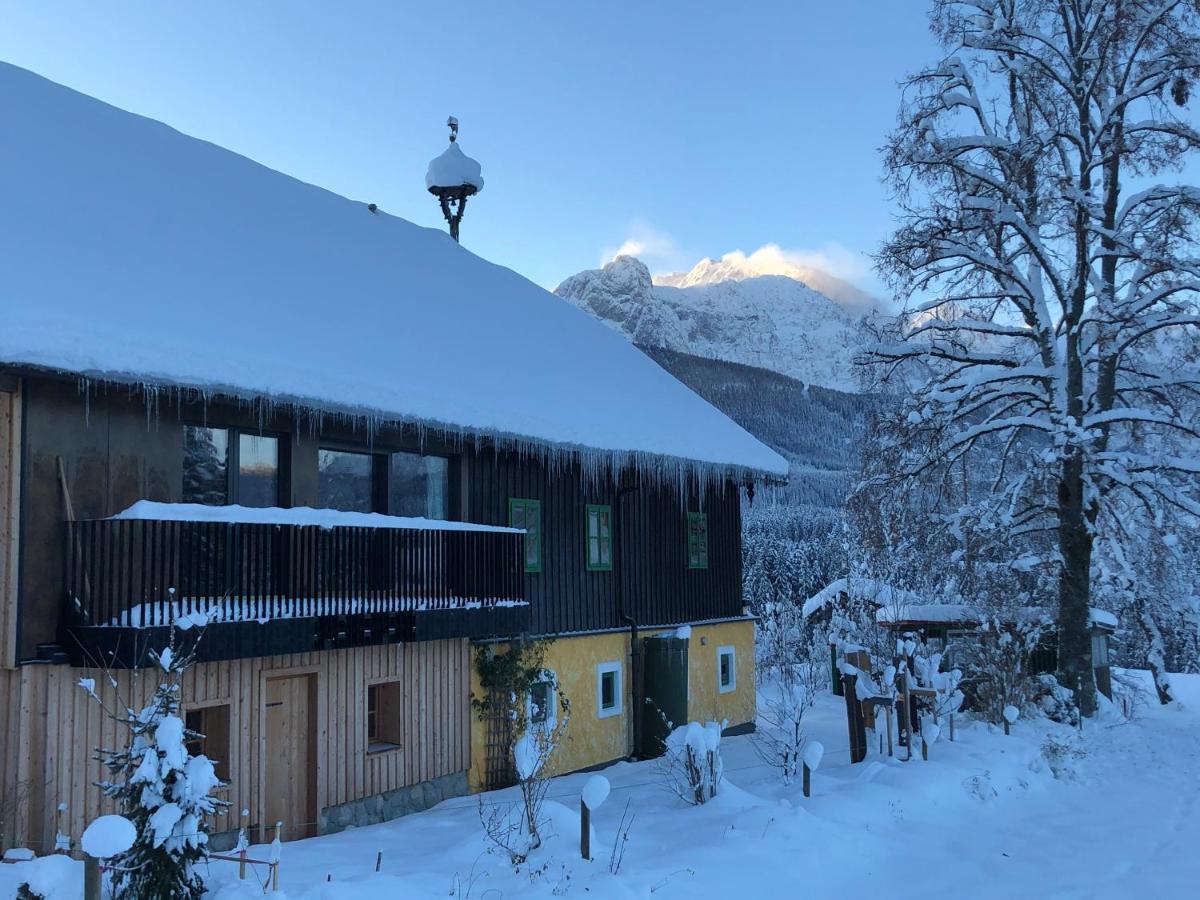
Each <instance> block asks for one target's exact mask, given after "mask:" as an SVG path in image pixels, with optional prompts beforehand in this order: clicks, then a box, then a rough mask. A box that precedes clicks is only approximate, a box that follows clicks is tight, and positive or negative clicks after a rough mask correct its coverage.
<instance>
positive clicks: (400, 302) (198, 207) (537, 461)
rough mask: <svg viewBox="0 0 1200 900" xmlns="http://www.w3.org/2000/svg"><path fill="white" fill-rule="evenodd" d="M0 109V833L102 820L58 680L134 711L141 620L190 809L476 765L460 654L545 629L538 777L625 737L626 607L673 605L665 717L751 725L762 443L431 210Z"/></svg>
mask: <svg viewBox="0 0 1200 900" xmlns="http://www.w3.org/2000/svg"><path fill="white" fill-rule="evenodd" d="M0 107H2V108H3V109H4V110H5V123H6V127H5V135H6V136H5V140H4V141H3V142H0V197H2V198H3V200H2V205H0V244H2V245H3V246H4V252H3V254H2V255H0V321H2V322H3V327H2V328H0V791H3V797H0V800H3V801H4V802H2V803H0V809H11V810H14V812H13V815H14V818H15V820H14V821H13V822H12V823H10V824H9V826H8V830H7V833H8V834H10V835H11V834H15V835H16V836H17V838H18V839H19V840H21V841H23V842H26V843H28V844H30V845H32V846H34V848H35V849H40V850H41V849H48V848H50V847H52V846H53V838H54V831H55V824H56V818H57V817H56V814H55V809H56V808H57V807H58V805H59V804H65V807H66V810H67V812H66V813H65V814H64V816H63V818H62V825H63V827H64V828H65V829H66V830H67V831H68V832H70V833H72V834H75V835H78V834H79V833H80V832H81V831H82V825H83V823H84V822H86V821H87V820H88V819H89V818H90V817H92V816H94V815H95V814H97V813H99V812H101V811H103V810H102V805H101V801H100V797H99V794H98V792H97V791H96V790H95V789H94V788H93V787H92V786H91V782H92V781H94V780H95V779H96V778H97V777H99V775H100V772H99V769H98V765H97V764H96V763H95V762H94V761H93V760H92V759H91V756H92V751H93V749H94V748H95V747H96V746H97V745H99V744H102V743H104V742H105V741H107V740H110V737H109V732H108V731H107V730H106V729H107V728H108V726H107V725H106V724H105V723H104V722H102V721H100V720H98V719H97V718H96V715H95V712H94V710H90V709H89V708H88V707H87V704H86V703H85V700H86V698H84V697H81V696H80V694H81V692H80V691H78V689H77V688H75V686H74V685H75V684H76V683H77V681H78V680H79V678H80V677H85V676H86V675H87V673H88V672H89V671H90V673H91V675H92V676H94V675H95V671H94V670H92V669H89V667H92V666H94V665H95V664H97V663H98V662H102V663H104V664H106V665H108V666H111V667H114V670H115V671H116V673H117V674H116V678H117V680H118V682H119V684H120V686H121V687H122V689H123V690H124V691H125V692H127V693H129V694H131V695H132V696H131V700H133V701H136V700H137V699H138V697H139V692H143V693H144V687H145V686H144V685H140V682H139V679H138V676H137V673H138V672H139V667H140V666H143V665H145V664H147V662H148V659H147V653H146V651H147V649H148V648H149V647H152V646H161V645H162V644H163V643H165V641H166V639H167V635H168V632H169V629H170V627H171V626H172V625H174V626H177V627H186V628H188V629H190V630H189V631H188V632H187V634H196V633H199V630H200V626H205V627H204V637H203V639H202V641H201V643H200V647H199V650H198V654H199V659H200V662H199V664H198V665H197V666H196V668H195V669H194V670H193V671H192V672H190V673H189V674H188V680H187V682H186V683H185V694H184V698H183V703H184V708H185V710H186V712H187V715H188V717H189V723H190V724H192V725H194V726H195V728H196V729H197V730H198V731H202V732H204V733H205V734H206V735H207V737H206V740H205V741H204V744H203V748H202V749H204V750H205V752H207V753H208V754H209V755H210V756H212V757H214V758H216V759H219V760H221V761H222V766H223V771H222V773H221V774H223V775H226V776H227V777H228V778H229V779H230V780H231V782H232V784H231V787H230V794H229V799H230V800H231V802H232V805H231V806H230V808H229V809H230V815H229V816H227V817H226V821H222V822H220V823H218V825H219V827H222V828H229V829H232V828H235V827H237V826H239V825H243V824H245V825H249V826H255V825H264V824H267V823H272V822H274V821H275V820H277V819H282V820H283V821H285V823H287V826H286V834H287V836H289V837H291V836H296V835H300V834H306V833H311V832H313V831H329V830H336V829H338V828H341V827H345V826H346V825H349V824H366V823H369V822H373V821H379V820H380V819H383V818H388V817H391V816H394V815H398V814H402V813H404V812H407V811H410V810H413V809H418V808H423V807H424V806H427V805H429V804H430V803H432V802H436V801H437V800H438V799H440V798H441V797H443V796H446V795H449V794H454V793H461V792H463V791H465V790H467V789H468V785H470V786H472V787H479V786H481V785H483V784H485V783H486V782H487V781H488V772H489V766H488V763H489V759H490V757H491V756H492V755H494V753H495V745H494V741H492V740H491V736H490V735H489V733H488V731H487V729H486V727H485V725H484V724H483V723H481V722H480V721H479V720H478V719H477V717H476V716H475V715H473V714H472V712H471V709H470V696H471V692H472V690H473V689H476V690H477V689H478V685H477V684H476V681H477V675H476V673H475V672H474V671H473V666H472V649H471V648H472V644H473V643H480V642H494V641H503V640H505V639H506V638H510V637H512V636H515V635H518V634H531V635H549V636H555V637H557V640H556V642H555V644H554V645H553V647H552V649H551V651H550V652H549V654H548V656H547V660H546V665H547V666H548V667H552V668H554V669H555V670H556V672H557V676H558V683H559V685H560V686H561V689H562V690H563V691H565V692H567V693H568V695H569V696H570V697H571V698H572V700H573V701H574V704H575V713H574V715H573V718H572V726H571V727H572V740H571V741H570V742H569V747H566V748H564V750H563V753H562V757H561V759H558V760H557V761H556V762H555V765H556V766H557V768H558V769H559V770H567V769H573V768H580V767H583V766H589V765H595V764H597V763H602V762H605V761H608V760H611V759H614V758H620V757H623V756H625V755H626V754H628V753H629V752H630V749H631V747H632V738H633V729H634V724H633V715H634V713H637V712H640V710H641V709H642V708H643V707H644V706H645V703H644V698H642V697H640V696H639V695H638V694H637V685H638V679H637V677H636V673H635V672H634V671H633V665H634V660H635V659H636V656H635V651H636V650H637V648H638V646H639V644H638V637H639V635H645V634H646V633H653V632H654V631H655V630H656V629H662V628H673V627H674V626H677V625H680V624H686V623H691V624H693V625H694V626H695V627H694V628H693V630H692V631H691V632H690V634H691V635H693V637H691V638H690V639H689V646H690V648H691V654H692V655H691V659H690V662H689V666H688V667H686V668H685V669H683V670H682V671H683V673H684V677H686V678H688V679H689V682H688V685H687V689H686V691H685V692H684V695H685V696H686V697H687V698H688V701H687V702H688V704H689V710H690V713H691V715H692V716H693V717H704V718H709V719H715V720H718V721H719V720H722V719H728V720H729V722H730V724H731V725H732V726H734V727H738V726H745V725H747V724H748V723H752V721H753V718H754V688H753V685H754V678H753V659H754V652H753V626H752V622H751V621H750V620H749V618H748V617H747V616H746V615H745V611H744V610H743V607H742V600H741V556H740V544H739V541H740V491H741V489H742V488H744V487H745V486H747V485H752V484H753V483H754V482H755V481H757V480H760V479H764V478H782V477H784V476H785V475H786V472H787V464H786V462H785V461H784V460H783V459H782V458H780V457H779V456H778V455H776V454H775V453H774V452H773V451H771V450H770V449H768V448H767V447H765V446H763V445H762V444H760V443H759V442H758V441H756V440H755V439H754V438H752V437H751V436H750V435H748V434H747V433H746V432H744V431H743V430H742V429H741V428H739V427H738V426H737V425H735V424H734V423H733V422H731V421H730V420H729V419H727V418H726V417H725V416H724V415H722V414H721V413H720V412H718V411H717V410H716V409H714V408H713V407H711V406H710V405H709V404H707V403H705V402H704V401H703V400H701V399H700V398H699V397H697V396H695V395H694V394H692V393H691V392H690V391H689V390H687V389H686V388H685V387H683V386H682V385H681V384H679V383H678V382H677V381H675V380H674V379H673V378H672V377H671V376H670V375H668V374H667V373H666V372H665V371H664V370H662V369H660V368H659V367H658V366H657V365H656V364H654V363H653V362H652V361H651V360H649V359H648V358H646V357H645V356H643V355H642V354H640V353H639V352H638V351H637V350H636V349H635V348H633V347H632V346H631V345H629V344H628V343H627V342H626V341H624V340H623V339H622V338H621V337H620V336H618V335H616V334H613V333H612V332H610V331H609V330H608V329H606V328H605V327H603V326H602V325H600V324H598V323H596V322H594V321H592V320H591V319H590V318H589V317H587V316H586V315H584V314H582V313H580V312H579V311H578V310H575V309H573V308H571V307H570V306H569V305H568V304H565V303H563V302H562V301H560V300H558V299H557V298H555V297H553V296H552V295H550V294H549V293H547V292H546V291H544V290H542V289H541V288H539V287H538V286H536V285H534V284H532V283H530V282H529V281H527V280H526V279H524V278H522V277H520V276H519V275H517V274H515V273H514V272H511V271H509V270H507V269H504V268H502V267H500V266H496V265H493V264H491V263H488V262H486V261H484V260H482V259H480V258H478V257H476V256H473V255H472V254H470V253H468V252H467V251H465V250H463V249H462V248H461V247H459V246H458V245H457V244H456V243H455V242H453V241H452V240H450V238H449V237H447V236H446V235H445V234H443V233H441V232H438V231H435V230H432V229H425V228H420V227H418V226H416V225H413V224H411V223H409V222H406V221H403V220H401V219H397V218H395V217H392V216H388V215H386V214H383V213H380V212H378V211H375V210H371V209H368V206H367V205H366V204H362V203H357V202H353V201H350V200H347V199H345V198H343V197H339V196H336V195H334V194H331V193H329V192H327V191H324V190H322V189H320V188H317V187H313V186H311V185H308V184H304V183H301V182H299V181H296V180H294V179H292V178H289V177H287V176H284V175H281V174H280V173H278V172H274V171H271V170H269V169H267V168H265V167H263V166H261V165H258V164H256V163H254V162H252V161H250V160H248V159H245V158H243V157H240V156H237V155H236V154H233V153H230V152H228V151H225V150H223V149H221V148H218V147H215V146H213V145H211V144H207V143H204V142H203V141H199V140H195V139H192V138H189V137H186V136H184V135H181V134H179V133H177V132H175V131H173V130H172V129H170V128H168V127H166V126H164V125H162V124H159V123H157V122H153V121H150V120H147V119H143V118H140V117H138V116H134V115H131V114H129V113H126V112H123V111H121V110H117V109H115V108H113V107H110V106H107V105H105V104H103V103H100V102H98V101H96V100H93V99H91V98H88V97H85V96H83V95H80V94H78V93H75V92H73V91H70V90H68V89H66V88H63V87H61V86H58V85H55V84H53V83H50V82H47V81H45V80H44V79H41V78H39V77H37V76H35V75H33V74H31V73H29V72H25V71H23V70H20V69H17V68H14V67H11V66H6V65H2V64H0ZM214 507H220V508H221V509H220V510H218V511H214V510H213V508H214ZM18 796H20V797H22V798H27V799H25V800H24V801H23V802H20V803H13V802H11V801H12V800H13V799H14V798H16V797H18ZM241 809H247V810H249V814H248V818H247V819H246V820H239V819H238V817H237V815H236V813H238V812H239V811H240V810H241Z"/></svg>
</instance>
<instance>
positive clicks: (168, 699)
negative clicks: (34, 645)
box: [80, 648, 225, 900]
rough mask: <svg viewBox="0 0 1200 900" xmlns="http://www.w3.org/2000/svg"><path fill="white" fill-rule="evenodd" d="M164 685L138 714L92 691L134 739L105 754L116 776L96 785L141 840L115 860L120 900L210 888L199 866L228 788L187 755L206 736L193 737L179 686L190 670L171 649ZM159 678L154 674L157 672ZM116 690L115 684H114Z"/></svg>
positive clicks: (193, 897)
mask: <svg viewBox="0 0 1200 900" xmlns="http://www.w3.org/2000/svg"><path fill="white" fill-rule="evenodd" d="M156 661H157V662H158V670H157V672H156V674H157V675H158V676H159V677H160V679H161V680H160V683H159V685H158V687H157V688H156V689H155V691H154V695H153V697H152V698H151V700H150V703H149V704H148V705H147V706H145V707H143V708H142V709H141V710H134V709H132V708H130V707H129V706H128V705H126V704H124V703H122V702H120V700H119V699H118V702H117V703H116V704H114V705H113V706H112V707H111V708H110V707H108V706H106V705H105V704H104V702H103V701H102V700H100V697H99V695H98V694H97V693H96V689H95V682H94V680H92V679H83V680H82V681H81V682H80V687H81V689H83V690H85V691H86V692H87V693H88V694H89V696H91V697H92V698H93V699H94V700H96V702H97V703H100V705H101V706H102V707H103V708H104V709H105V712H106V713H107V714H108V715H109V717H110V718H112V719H114V720H115V721H116V722H117V724H118V727H119V728H120V729H121V730H122V731H123V732H124V733H125V734H126V735H127V743H126V746H124V747H122V748H120V749H109V750H104V749H101V750H98V751H97V759H99V760H100V761H101V762H103V763H104V766H105V768H107V769H108V772H109V777H108V778H107V779H105V780H104V781H101V782H98V783H97V786H98V787H99V788H100V789H101V790H102V791H103V793H104V794H105V796H107V797H110V798H112V799H113V800H115V801H116V803H117V808H118V809H119V811H120V812H121V814H122V815H123V816H124V817H125V818H126V819H128V820H129V821H130V822H132V823H133V826H134V828H135V829H136V832H137V838H136V840H135V842H134V844H133V846H132V847H130V848H129V849H128V850H126V851H124V852H121V853H117V854H116V855H114V856H112V857H111V858H110V859H109V860H108V862H109V864H110V865H112V866H113V875H112V896H113V898H114V900H126V898H128V900H157V898H163V900H167V898H170V900H199V898H200V896H201V895H202V894H203V893H204V884H203V881H202V880H201V878H200V875H199V873H198V872H197V871H196V865H197V863H199V862H200V861H201V860H203V859H205V858H206V857H207V855H208V847H207V845H208V829H209V827H210V826H209V822H208V821H207V819H208V817H209V816H211V815H212V814H213V813H214V812H216V811H217V810H218V809H219V808H220V807H222V806H224V805H225V803H224V801H222V800H219V799H218V798H217V797H215V796H213V792H214V791H215V790H216V789H217V788H219V787H220V786H221V781H220V780H219V779H218V778H217V776H216V773H215V771H214V769H213V764H212V762H211V761H210V760H209V759H208V758H207V757H205V756H192V755H190V754H189V753H188V749H187V745H186V741H188V740H190V739H192V738H195V737H200V735H196V734H194V733H193V732H190V731H188V730H187V729H186V728H185V727H184V724H183V719H182V718H180V715H179V712H180V710H179V683H180V679H181V678H182V675H183V673H184V672H185V671H186V669H187V667H188V666H189V665H190V664H191V662H192V658H191V657H190V656H184V657H176V656H175V655H174V653H173V651H172V650H171V649H170V648H168V649H166V650H163V652H162V653H161V654H159V655H158V656H157V658H156ZM151 671H154V670H151ZM109 683H110V684H111V685H113V686H114V687H115V686H116V679H114V678H112V677H111V676H110V677H109Z"/></svg>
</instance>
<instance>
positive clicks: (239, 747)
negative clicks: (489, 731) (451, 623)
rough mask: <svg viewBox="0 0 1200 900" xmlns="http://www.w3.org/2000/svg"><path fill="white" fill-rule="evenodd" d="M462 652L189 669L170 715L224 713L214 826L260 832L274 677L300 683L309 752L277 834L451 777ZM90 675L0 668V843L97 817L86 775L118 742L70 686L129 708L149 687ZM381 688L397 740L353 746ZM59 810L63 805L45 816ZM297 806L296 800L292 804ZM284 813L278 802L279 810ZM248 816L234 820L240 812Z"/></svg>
mask: <svg viewBox="0 0 1200 900" xmlns="http://www.w3.org/2000/svg"><path fill="white" fill-rule="evenodd" d="M470 664H471V662H470V648H469V645H468V642H467V640H466V639H458V640H450V641H429V642H424V643H413V644H398V645H393V646H386V647H360V648H353V649H347V650H333V651H326V652H320V653H305V654H295V655H291V656H277V657H256V658H251V659H242V660H229V661H225V662H213V663H200V664H198V665H196V666H195V667H193V668H192V669H190V670H189V671H188V672H187V673H185V675H184V680H183V684H182V691H181V697H182V702H183V710H184V712H185V713H186V712H187V711H189V710H194V709H200V708H207V707H224V708H225V709H224V710H222V712H223V714H227V715H228V722H229V729H228V731H229V742H228V743H229V745H228V748H221V747H210V748H207V749H208V751H209V752H210V753H212V754H213V755H214V756H225V755H226V753H227V757H226V758H225V759H223V760H222V761H223V762H224V763H225V764H226V765H227V766H228V771H229V778H230V786H229V788H228V789H227V791H225V792H224V793H223V794H222V796H223V797H224V798H225V799H227V800H228V801H229V803H230V805H229V807H228V808H226V809H225V810H224V812H222V814H221V815H219V816H217V817H216V820H215V822H214V829H215V830H216V831H224V830H232V829H236V828H238V827H239V826H242V825H245V826H247V827H250V828H258V829H259V830H258V831H257V832H256V833H257V834H259V835H262V836H265V837H266V839H267V840H269V839H270V837H271V836H273V833H274V832H273V830H265V831H264V830H261V829H263V828H268V829H270V828H273V825H274V821H273V819H274V817H275V815H279V812H278V807H276V806H273V805H272V803H273V800H276V799H278V794H275V795H272V793H271V792H270V791H269V787H270V785H271V773H272V771H273V767H275V766H281V765H282V762H281V760H282V759H284V758H285V757H286V756H287V749H288V748H287V747H286V746H285V747H278V746H271V741H270V737H269V735H270V729H269V727H268V715H269V713H270V709H269V707H268V702H269V698H271V697H273V693H272V691H273V686H274V684H275V683H276V682H277V680H284V679H286V680H288V681H291V680H294V679H297V678H302V677H309V678H311V683H312V685H313V691H314V695H313V700H312V704H311V706H310V708H309V710H308V714H309V718H310V724H311V729H312V734H311V736H312V745H313V754H314V757H315V758H313V759H312V760H311V761H310V763H311V764H310V766H309V767H308V771H307V772H306V773H302V772H294V773H288V774H289V775H290V776H292V777H291V778H289V783H290V782H291V781H295V780H299V779H301V778H308V777H311V778H312V783H311V787H309V786H308V785H305V786H304V790H311V791H312V794H311V797H310V800H311V803H310V804H307V808H308V809H309V810H310V811H312V812H315V813H316V815H317V817H316V818H313V819H309V818H303V819H295V818H291V817H287V816H282V818H283V820H284V836H285V838H292V837H297V836H302V835H303V834H306V833H313V832H315V831H316V830H317V827H316V826H317V824H318V823H319V822H320V812H321V811H322V810H325V809H327V808H329V807H332V806H337V805H339V804H343V803H347V802H350V801H353V800H357V799H360V798H363V797H371V796H374V795H377V794H381V793H384V792H386V791H393V790H397V789H399V788H402V787H405V786H408V785H415V784H420V783H421V782H426V781H429V780H431V779H434V778H438V777H441V776H444V775H449V774H453V773H457V772H464V771H465V770H466V769H467V768H468V766H469V765H470V722H469V715H470V700H469V687H468V685H469V681H470ZM99 674H100V673H99V672H98V671H96V670H89V669H80V668H76V667H74V666H61V665H48V664H40V665H26V666H21V667H18V668H9V669H0V786H2V787H3V788H4V791H3V794H4V799H3V802H0V816H3V817H4V818H5V819H6V821H5V822H2V823H0V832H3V833H4V834H5V840H6V842H7V845H8V846H12V845H14V844H15V845H23V846H29V847H31V848H32V849H34V850H36V851H38V852H49V851H51V850H53V849H54V835H55V832H56V830H57V829H61V830H62V832H63V833H64V834H67V835H69V836H71V837H73V838H74V840H76V841H78V839H79V836H80V835H81V834H82V833H83V829H84V828H85V827H86V825H87V823H88V822H90V821H91V820H92V819H93V818H95V817H96V816H97V815H100V814H102V813H105V812H111V811H112V809H111V804H110V803H109V802H108V801H107V800H105V799H104V798H103V797H102V796H101V794H100V791H99V789H98V788H96V787H95V785H94V784H93V782H95V781H96V780H98V779H100V778H101V777H102V776H103V775H104V774H105V773H104V770H103V767H102V766H101V764H100V763H99V762H98V761H97V760H96V759H95V758H94V755H95V750H96V748H99V747H113V746H117V745H118V742H120V741H122V740H123V738H122V735H121V734H120V732H119V730H118V726H117V724H116V723H115V722H113V721H112V720H111V719H108V718H107V717H106V716H105V715H104V713H103V712H102V710H101V709H100V707H99V706H98V705H97V704H96V702H95V701H94V700H92V699H90V698H89V697H88V696H87V694H86V693H85V692H84V691H83V690H82V689H80V688H79V686H78V683H79V679H80V678H84V677H87V678H95V679H96V684H97V692H98V694H99V695H100V696H101V698H102V699H104V700H105V701H106V702H110V703H111V702H112V701H113V700H115V698H116V696H117V695H118V694H119V695H120V696H121V698H122V699H123V700H124V701H125V702H127V703H128V704H129V705H131V706H133V707H135V708H140V707H141V706H143V705H144V704H145V703H146V702H147V701H148V700H149V697H150V695H151V694H152V693H153V690H154V687H155V685H156V684H157V683H158V681H159V673H157V672H155V671H154V670H145V669H143V670H138V669H123V670H116V671H115V673H114V674H115V677H116V679H117V688H116V689H115V690H113V689H111V688H110V686H109V685H107V684H106V683H104V680H103V679H102V678H100V677H98V676H99ZM390 682H395V683H396V684H397V685H398V691H397V695H398V696H399V697H400V698H401V701H400V704H399V709H398V710H397V715H398V718H399V722H400V731H399V738H400V740H399V741H398V742H397V743H398V746H396V747H394V748H391V749H387V750H384V751H381V752H377V753H368V752H367V729H366V714H367V702H366V692H367V687H368V685H370V684H374V683H390ZM59 804H65V806H66V811H65V812H64V813H62V814H61V816H60V815H59V814H57V813H56V810H57V809H58V807H59ZM303 807H304V805H302V804H296V805H295V808H296V809H301V808H303ZM285 808H286V807H285ZM243 809H246V810H249V815H248V816H247V817H245V818H243V817H242V816H241V815H240V813H241V810H243Z"/></svg>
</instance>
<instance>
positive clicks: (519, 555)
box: [66, 519, 525, 628]
mask: <svg viewBox="0 0 1200 900" xmlns="http://www.w3.org/2000/svg"><path fill="white" fill-rule="evenodd" d="M66 527H67V553H66V588H67V597H68V600H69V602H71V603H73V605H74V611H75V615H76V618H77V619H78V620H79V622H80V624H84V625H114V626H124V627H138V628H145V627H154V626H160V625H169V624H172V623H174V622H176V621H178V620H179V619H180V618H181V617H183V616H198V617H202V618H204V619H207V621H212V622H220V621H256V620H257V621H261V620H267V619H276V618H299V617H322V616H342V615H359V614H379V613H400V612H416V611H420V610H430V609H443V610H449V609H459V608H474V607H490V606H495V605H497V604H501V603H505V604H507V603H520V602H523V601H524V597H525V587H524V584H525V580H524V567H523V560H524V544H523V539H524V535H522V534H520V533H515V532H507V531H476V530H460V529H440V528H430V529H416V528H412V529H409V528H357V527H336V528H322V527H320V526H317V525H275V524H254V523H240V522H180V521H164V520H156V519H101V520H80V521H74V522H68V523H66Z"/></svg>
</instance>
